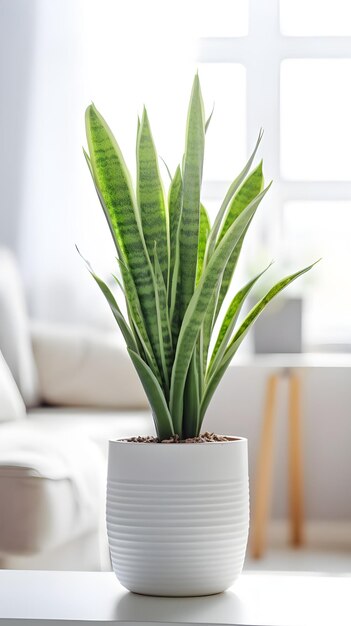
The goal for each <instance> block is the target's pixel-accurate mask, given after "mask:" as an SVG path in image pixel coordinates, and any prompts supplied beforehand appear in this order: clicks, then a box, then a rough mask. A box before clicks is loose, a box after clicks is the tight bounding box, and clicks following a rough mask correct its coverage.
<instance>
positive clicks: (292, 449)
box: [289, 374, 303, 546]
mask: <svg viewBox="0 0 351 626" xmlns="http://www.w3.org/2000/svg"><path fill="white" fill-rule="evenodd" d="M300 396H301V393H300V379H299V377H298V376H297V375H296V374H293V375H291V376H290V385H289V499H290V521H291V543H292V545H294V546H300V545H301V544H302V543H303V487H302V481H303V479H302V442H301V412H300V401H301V397H300Z"/></svg>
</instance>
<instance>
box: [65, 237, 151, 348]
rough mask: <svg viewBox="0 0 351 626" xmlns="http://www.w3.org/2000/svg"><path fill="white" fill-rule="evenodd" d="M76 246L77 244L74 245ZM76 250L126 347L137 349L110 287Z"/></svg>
mask: <svg viewBox="0 0 351 626" xmlns="http://www.w3.org/2000/svg"><path fill="white" fill-rule="evenodd" d="M76 248H77V246H76ZM77 252H78V254H79V256H80V257H81V258H82V259H83V261H84V263H85V265H86V266H87V269H88V271H89V273H90V274H91V276H92V277H93V278H94V280H95V282H96V283H97V284H98V285H99V287H100V289H101V291H102V293H103V294H104V296H105V298H106V300H107V302H108V304H109V307H110V309H111V311H112V313H113V316H114V318H115V320H116V322H117V324H118V326H119V328H120V331H121V333H122V335H123V337H124V340H125V342H126V344H127V347H128V348H131V349H132V350H135V351H138V347H137V343H136V340H135V337H134V335H133V333H132V331H131V329H130V328H129V326H128V324H127V322H126V320H125V318H124V316H123V313H122V311H121V309H120V308H119V306H118V304H117V302H116V299H115V297H114V295H113V293H112V291H111V289H110V288H109V287H108V286H107V285H106V283H104V281H103V280H102V279H101V278H99V277H98V276H97V275H96V274H95V272H94V271H93V270H92V268H91V266H90V263H89V262H88V261H87V260H86V259H85V258H84V257H83V255H82V254H81V253H80V251H79V250H78V248H77Z"/></svg>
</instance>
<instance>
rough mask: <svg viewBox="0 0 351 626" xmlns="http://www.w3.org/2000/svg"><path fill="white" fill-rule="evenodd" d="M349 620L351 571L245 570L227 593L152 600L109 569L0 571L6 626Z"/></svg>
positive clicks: (340, 625) (1, 615) (274, 625)
mask: <svg viewBox="0 0 351 626" xmlns="http://www.w3.org/2000/svg"><path fill="white" fill-rule="evenodd" d="M77 623H79V624H90V626H91V624H92V623H98V624H106V623H109V624H118V625H119V626H125V625H127V624H128V626H131V625H136V624H138V625H139V624H141V625H143V624H157V625H158V626H160V625H162V624H164V625H165V624H172V625H173V626H174V625H183V624H186V625H190V624H195V625H199V624H200V625H209V626H212V625H236V626H317V625H318V626H324V625H325V626H327V625H328V626H344V625H345V626H346V625H347V626H350V624H351V576H326V575H313V574H307V575H306V574H303V575H302V574H293V573H289V574H285V573H284V574H283V573H246V574H243V575H242V576H241V577H240V578H239V580H237V582H236V583H235V584H234V585H233V587H232V588H231V589H230V590H228V591H226V592H225V593H222V594H218V595H215V596H206V597H203V598H154V597H148V596H141V595H136V594H133V593H130V592H128V591H127V590H126V589H124V588H123V587H122V586H121V585H120V584H119V583H118V582H117V579H116V578H115V575H114V574H113V573H111V572H52V571H48V572H43V571H14V570H1V571H0V625H1V626H3V625H4V624H11V626H17V625H18V624H25V625H26V626H32V624H33V625H34V624H41V626H43V624H65V625H66V626H67V625H68V624H77Z"/></svg>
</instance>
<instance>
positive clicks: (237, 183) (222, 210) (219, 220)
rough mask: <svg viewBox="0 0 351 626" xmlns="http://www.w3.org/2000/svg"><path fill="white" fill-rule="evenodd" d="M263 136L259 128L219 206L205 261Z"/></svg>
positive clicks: (213, 246)
mask: <svg viewBox="0 0 351 626" xmlns="http://www.w3.org/2000/svg"><path fill="white" fill-rule="evenodd" d="M262 137H263V131H262V130H261V131H260V133H259V135H258V139H257V142H256V145H255V147H254V150H253V152H252V154H251V156H250V158H249V160H248V162H247V163H246V165H245V167H244V169H243V170H242V171H241V172H240V174H239V176H237V178H236V179H235V180H234V181H233V182H232V184H231V185H230V187H229V189H228V191H227V193H226V195H225V197H224V200H223V202H222V204H221V206H220V209H219V211H218V213H217V216H216V219H215V221H214V224H213V227H212V230H211V233H210V236H209V242H208V251H207V255H206V262H207V259H209V258H210V257H211V256H212V254H213V251H214V249H215V246H216V241H217V236H218V233H219V230H220V227H221V224H222V221H223V218H224V215H225V212H226V210H227V207H228V204H229V202H230V201H231V199H232V198H233V196H234V194H235V193H236V192H237V190H238V189H239V187H240V185H241V184H242V183H243V181H244V180H245V178H246V176H247V174H248V173H249V171H250V168H251V165H252V163H253V160H254V158H255V155H256V152H257V150H258V146H259V145H260V143H261V139H262Z"/></svg>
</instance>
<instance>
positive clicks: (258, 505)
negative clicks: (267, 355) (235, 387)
mask: <svg viewBox="0 0 351 626" xmlns="http://www.w3.org/2000/svg"><path fill="white" fill-rule="evenodd" d="M277 385H278V376H277V375H276V374H273V375H271V376H270V377H269V379H268V382H267V390H266V399H265V411H264V418H263V426H262V434H261V442H260V448H259V455H258V463H257V470H256V472H257V473H256V493H255V502H254V507H253V520H252V532H251V555H252V557H253V558H255V559H259V558H260V557H261V556H262V554H263V551H264V549H265V543H266V535H267V520H268V512H269V506H270V501H271V488H272V468H273V446H274V420H275V408H276V398H277Z"/></svg>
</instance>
